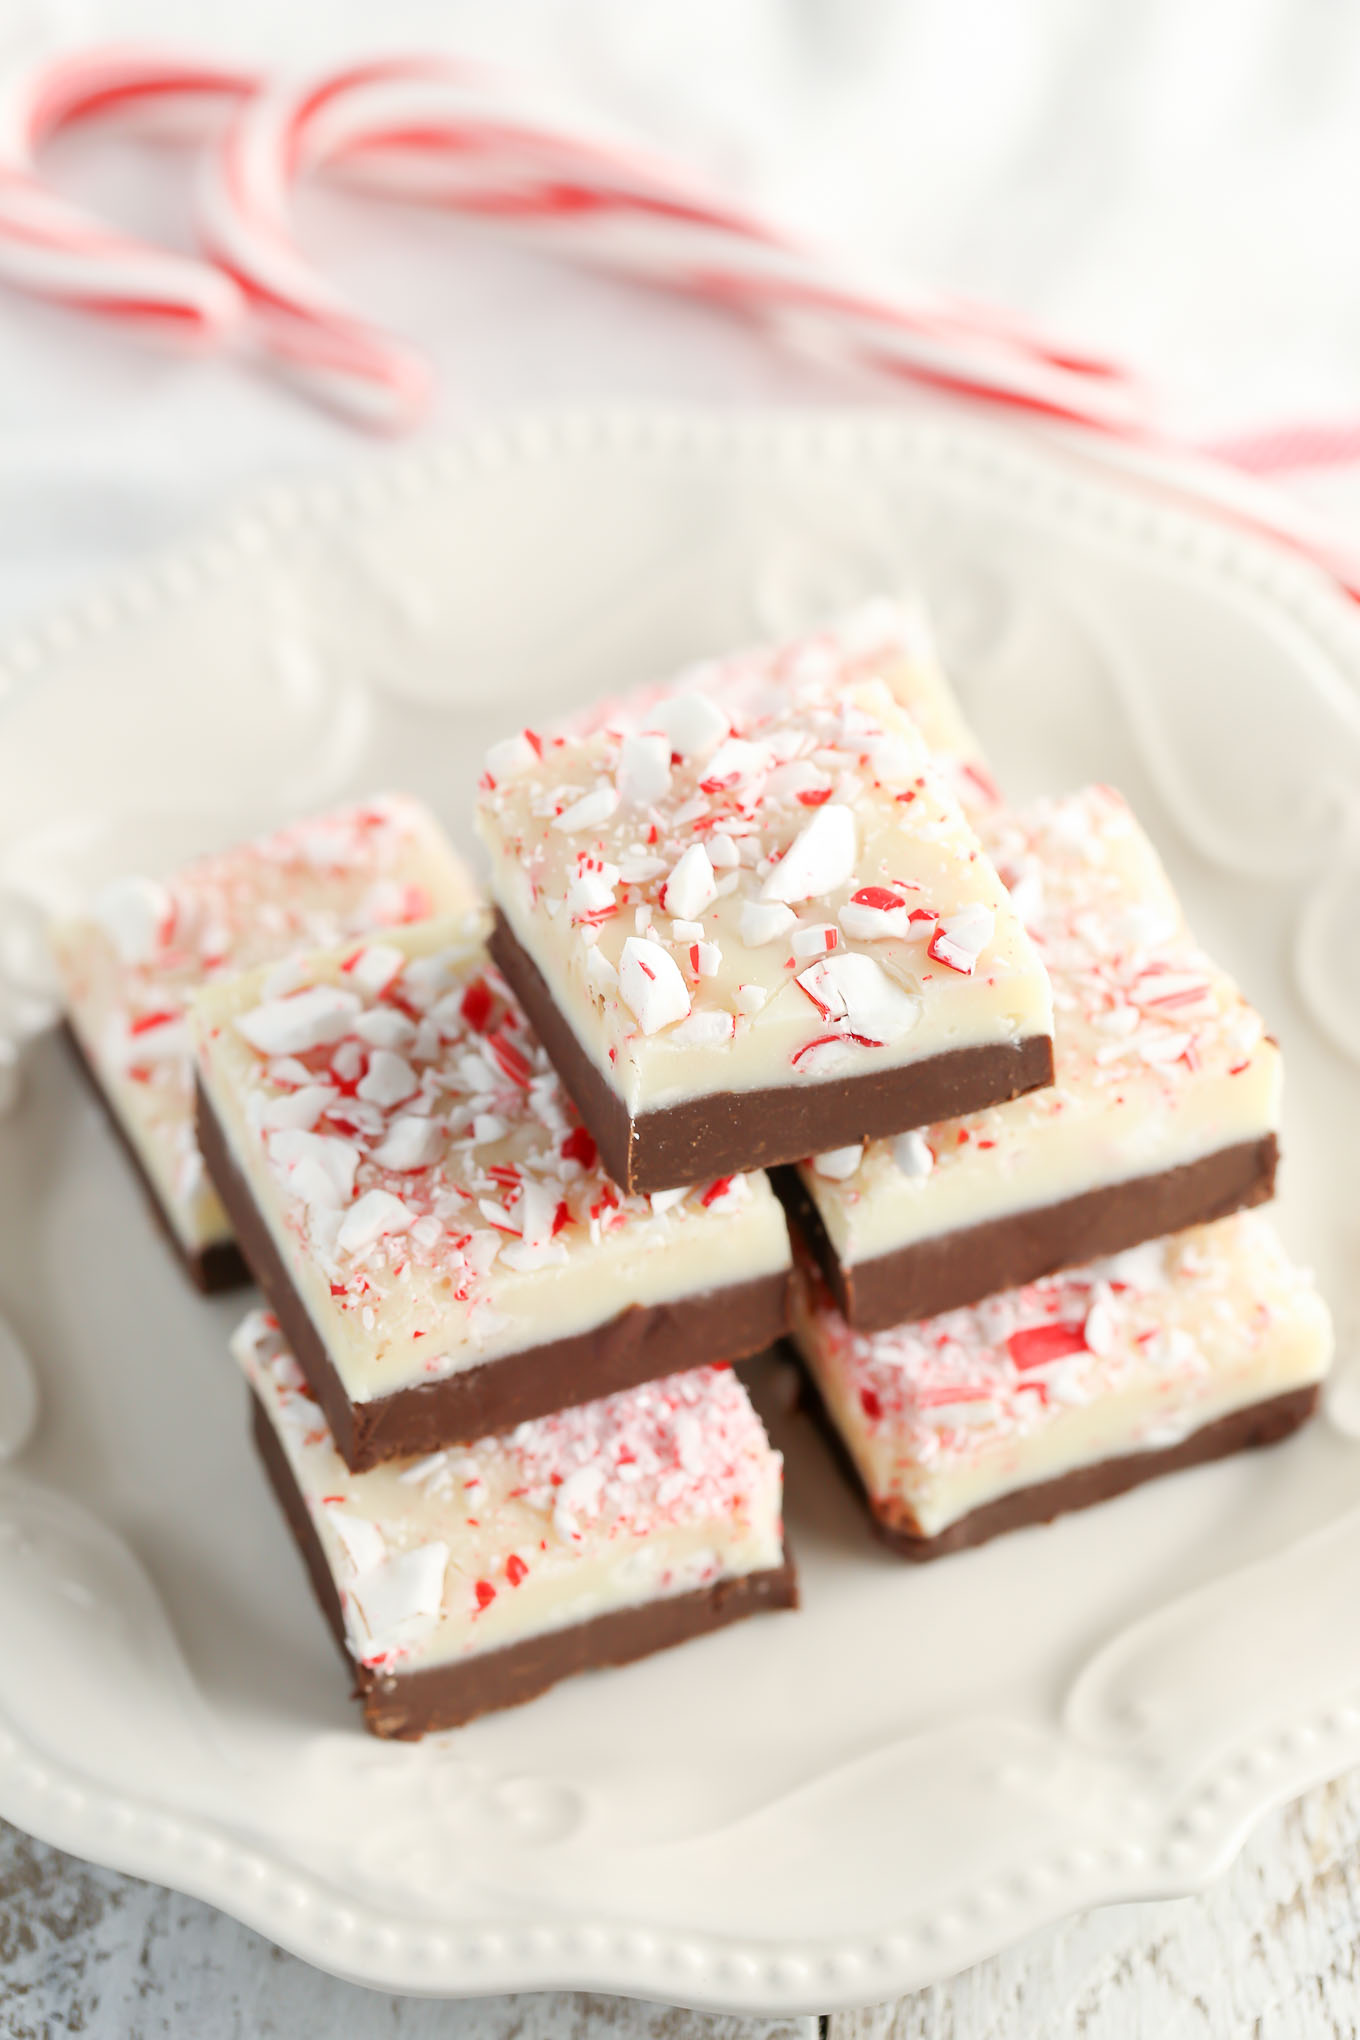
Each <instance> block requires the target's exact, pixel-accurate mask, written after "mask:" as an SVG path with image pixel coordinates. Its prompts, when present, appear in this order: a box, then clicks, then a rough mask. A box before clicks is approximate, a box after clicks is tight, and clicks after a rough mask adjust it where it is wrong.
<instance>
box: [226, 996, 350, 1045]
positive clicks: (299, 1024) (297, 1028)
mask: <svg viewBox="0 0 1360 2040" xmlns="http://www.w3.org/2000/svg"><path fill="white" fill-rule="evenodd" d="M361 1010H362V1007H361V1002H360V999H359V996H358V994H357V993H355V992H348V991H342V990H341V989H340V988H339V986H337V985H313V986H311V988H310V989H309V990H307V991H305V992H290V993H289V994H288V996H287V997H286V998H283V999H266V1000H265V1001H264V1003H263V1005H260V1006H254V1007H252V1009H251V1010H250V1012H248V1013H243V1014H242V1015H241V1017H240V1019H239V1020H238V1021H237V1022H236V1025H237V1027H238V1028H239V1030H240V1031H241V1033H242V1034H244V1036H245V1038H246V1040H247V1041H248V1042H249V1043H250V1045H251V1047H252V1048H258V1049H259V1050H260V1052H261V1054H262V1055H305V1054H306V1052H307V1050H308V1049H309V1048H321V1047H323V1046H324V1045H325V1044H326V1043H328V1042H332V1041H339V1040H340V1038H341V1037H342V1035H344V1034H347V1033H348V1032H349V1030H350V1028H351V1026H352V1025H353V1023H354V1021H355V1020H356V1019H357V1018H358V1016H359V1013H360V1011H361Z"/></svg>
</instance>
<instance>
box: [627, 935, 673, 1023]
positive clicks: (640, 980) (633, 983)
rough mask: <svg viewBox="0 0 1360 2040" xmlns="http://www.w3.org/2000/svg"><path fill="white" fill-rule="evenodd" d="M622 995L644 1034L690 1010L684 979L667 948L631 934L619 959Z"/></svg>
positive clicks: (671, 1021)
mask: <svg viewBox="0 0 1360 2040" xmlns="http://www.w3.org/2000/svg"><path fill="white" fill-rule="evenodd" d="M619 997H620V998H621V999H622V1000H623V1002H624V1004H625V1005H626V1006H627V1008H628V1010H629V1012H630V1013H631V1014H632V1015H633V1017H634V1019H635V1020H636V1021H637V1023H638V1026H639V1027H640V1028H641V1029H642V1031H643V1033H644V1034H656V1033H658V1032H659V1031H660V1029H661V1028H663V1027H669V1026H671V1025H672V1024H673V1023H674V1022H675V1021H677V1020H683V1019H684V1017H685V1015H686V1014H687V1013H688V1012H689V1010H690V996H689V992H688V991H687V990H686V987H685V980H684V978H683V977H682V976H681V974H680V969H679V966H678V964H677V963H676V961H675V959H674V957H673V956H672V955H671V953H670V951H669V950H668V949H663V948H662V946H661V944H660V943H659V942H653V941H650V940H648V939H647V937H645V936H639V935H630V936H629V938H628V940H627V941H626V942H625V943H624V945H623V954H622V956H621V958H620V960H619Z"/></svg>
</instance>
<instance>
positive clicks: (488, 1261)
mask: <svg viewBox="0 0 1360 2040" xmlns="http://www.w3.org/2000/svg"><path fill="white" fill-rule="evenodd" d="M696 946H697V945H696ZM401 957H402V966H403V967H402V968H401V969H400V970H399V971H396V972H393V973H386V972H384V973H383V974H382V976H383V980H384V981H383V983H382V984H381V986H380V988H379V989H378V990H377V991H375V992H374V993H372V994H370V995H368V996H367V999H365V996H364V995H363V994H362V993H361V992H359V991H357V990H355V989H353V987H354V986H355V985H356V983H358V982H359V980H358V976H357V974H356V973H355V972H354V971H353V970H347V969H346V959H345V958H344V956H343V954H342V953H332V954H331V955H325V954H323V955H322V956H320V957H317V958H312V959H309V960H308V961H307V963H306V966H305V968H306V970H307V971H308V972H309V973H310V975H311V977H312V979H313V980H314V981H313V982H311V983H308V984H306V985H304V986H303V987H301V988H300V989H299V990H298V991H296V992H292V993H290V994H288V997H287V999H286V1000H285V1001H281V1002H278V1003H280V1004H285V1005H287V1006H289V1007H290V1008H292V1007H295V1006H297V1005H299V1004H303V1006H304V1010H305V1011H312V1010H313V1009H315V1010H316V1011H318V1012H320V1011H325V1012H327V1013H329V1012H331V1011H332V1010H334V1011H337V1012H341V1013H343V1015H344V1017H345V1021H346V1031H345V1032H344V1033H343V1034H342V1035H341V1036H340V1037H339V1038H331V1037H332V1035H333V1032H334V1030H333V1028H332V1027H331V1026H330V1025H327V1026H326V1027H324V1028H321V1029H319V1030H318V1029H317V1028H315V1027H313V1028H312V1029H310V1030H308V1031H307V1039H308V1040H310V1041H311V1042H312V1045H311V1046H309V1047H306V1048H302V1049H297V1050H295V1051H294V1052H291V1053H289V1054H287V1055H274V1054H271V1053H270V1052H269V1050H270V1048H272V1045H273V1044H274V1043H275V1042H276V1041H277V1040H278V1039H280V1038H283V1039H286V1040H287V1041H288V1042H289V1043H296V1042H298V1041H299V1040H300V1039H301V1038H302V1034H303V1030H301V1029H299V1028H297V1027H294V1026H291V1025H290V1026H289V1027H288V1028H286V1029H284V1030H282V1032H281V1033H280V1030H277V1029H275V1028H274V1027H272V1026H269V1025H267V1026H266V1027H265V1028H264V1030H263V1036H262V1037H261V1038H262V1039H263V1041H264V1042H265V1044H266V1046H265V1047H261V1046H260V1045H259V1041H258V1040H253V1039H252V1036H257V1037H259V1036H261V1030H260V1029H259V1028H258V1027H257V1026H254V1025H251V1026H245V1025H242V1026H239V1027H237V1028H236V1029H234V1030H233V1029H228V1028H224V1029H222V1030H221V1035H222V1039H223V1042H224V1043H229V1052H228V1049H227V1048H226V1047H224V1048H223V1049H222V1050H221V1051H218V1050H217V1049H216V1048H215V1046H214V1042H215V1039H216V1035H215V1032H214V1029H213V1028H212V1026H211V1024H210V1021H209V1018H208V1016H207V1014H206V1013H205V1015H204V1027H205V1033H204V1046H205V1059H206V1063H207V1070H208V1074H209V1078H210V1080H211V1081H214V1082H215V1083H216V1082H218V1081H220V1083H221V1084H222V1086H223V1087H224V1090H225V1091H228V1092H234V1093H236V1094H237V1096H238V1097H239V1098H240V1104H241V1107H242V1110H241V1117H242V1118H243V1119H244V1122H245V1126H246V1128H247V1130H248V1131H249V1132H250V1133H251V1134H252V1135H253V1136H254V1137H255V1138H257V1139H258V1140H259V1141H260V1142H261V1144H262V1146H263V1149H264V1154H265V1157H266V1159H267V1164H268V1168H269V1171H270V1173H271V1175H272V1176H273V1178H274V1181H275V1182H276V1184H277V1185H278V1189H279V1192H280V1194H281V1198H282V1211H281V1218H282V1221H283V1223H284V1225H285V1226H286V1227H287V1229H288V1230H289V1232H290V1233H292V1234H293V1235H295V1236H296V1238H297V1239H298V1241H299V1243H300V1246H301V1249H302V1251H303V1252H304V1253H305V1254H306V1256H307V1257H308V1259H309V1260H310V1261H311V1263H312V1264H313V1265H315V1267H316V1268H317V1270H318V1272H319V1273H320V1274H321V1275H322V1276H323V1277H324V1279H325V1281H326V1283H327V1285H328V1286H329V1291H330V1296H331V1300H332V1303H333V1305H334V1307H335V1308H336V1309H337V1310H338V1311H340V1312H342V1313H344V1314H345V1315H346V1316H349V1317H352V1318H353V1319H354V1320H355V1321H356V1325H357V1327H358V1328H359V1329H361V1330H362V1331H363V1332H364V1333H367V1334H369V1335H370V1346H369V1348H368V1350H371V1351H372V1352H373V1354H374V1355H375V1356H377V1357H378V1358H381V1357H382V1356H385V1355H386V1354H388V1353H391V1352H393V1351H394V1349H395V1350H396V1351H397V1352H398V1354H399V1356H400V1357H401V1359H402V1364H403V1365H404V1366H405V1367H406V1368H407V1369H408V1370H410V1369H413V1368H414V1369H416V1370H419V1372H420V1373H425V1372H429V1371H430V1370H433V1369H440V1368H441V1367H447V1365H448V1364H450V1359H451V1356H452V1357H454V1358H456V1356H457V1354H458V1351H459V1349H460V1347H462V1348H471V1349H472V1350H473V1351H474V1352H475V1350H476V1349H478V1348H479V1347H480V1346H481V1345H483V1344H484V1343H485V1342H486V1341H487V1340H489V1339H491V1338H493V1337H497V1338H500V1339H501V1343H502V1345H503V1344H504V1328H505V1327H506V1325H507V1324H508V1319H507V1317H506V1315H505V1313H506V1312H507V1311H510V1310H513V1309H514V1307H515V1306H514V1304H513V1303H512V1302H511V1301H510V1300H509V1297H508V1296H507V1294H506V1292H507V1285H511V1284H518V1283H520V1282H524V1281H528V1280H529V1279H530V1278H532V1277H535V1276H537V1275H539V1274H540V1273H543V1272H545V1271H549V1272H550V1271H551V1270H553V1269H556V1268H560V1267H562V1266H563V1265H564V1264H566V1263H567V1261H568V1260H569V1259H570V1258H571V1257H572V1255H573V1254H574V1253H576V1252H580V1251H584V1250H586V1249H590V1248H594V1247H595V1246H598V1245H599V1244H600V1242H601V1241H603V1240H604V1239H605V1238H607V1237H610V1236H614V1235H623V1234H626V1233H627V1232H629V1231H630V1230H634V1229H636V1228H638V1227H641V1228H643V1231H642V1233H641V1235H640V1236H639V1238H638V1240H637V1243H636V1244H637V1249H638V1251H645V1250H647V1249H649V1248H654V1247H660V1246H664V1244H665V1243H666V1240H667V1238H668V1237H669V1236H670V1234H671V1233H672V1231H673V1229H674V1228H676V1227H678V1226H684V1225H691V1224H693V1223H695V1222H697V1221H698V1220H699V1219H700V1217H701V1215H702V1214H703V1213H704V1212H705V1211H707V1210H709V1209H711V1208H712V1207H713V1205H714V1203H715V1202H716V1201H726V1202H728V1203H729V1206H730V1204H731V1201H732V1200H733V1199H736V1198H749V1197H750V1195H751V1189H750V1184H749V1183H748V1181H747V1179H746V1178H745V1177H738V1178H735V1179H733V1180H732V1182H731V1183H726V1182H724V1185H723V1189H722V1198H721V1200H719V1199H717V1198H716V1197H715V1189H714V1186H713V1185H711V1184H708V1183H700V1184H698V1185H696V1186H695V1187H694V1189H693V1190H692V1191H686V1190H679V1191H676V1192H675V1193H674V1194H673V1196H670V1197H668V1198H665V1199H659V1200H651V1199H648V1198H646V1197H627V1196H625V1195H624V1194H623V1192H622V1191H621V1190H620V1189H619V1188H618V1186H617V1185H616V1184H615V1183H613V1182H612V1181H611V1180H610V1179H609V1177H608V1176H606V1175H605V1173H604V1171H603V1169H602V1168H601V1167H600V1164H599V1159H598V1156H597V1153H596V1148H595V1143H594V1141H593V1140H592V1139H591V1137H590V1135H589V1133H588V1132H587V1131H586V1129H585V1128H584V1127H583V1126H582V1125H581V1123H580V1121H579V1119H578V1118H577V1116H576V1113H575V1110H574V1108H573V1107H572V1105H571V1103H570V1100H569V1099H568V1097H567V1095H566V1093H565V1092H564V1091H563V1089H562V1087H561V1084H560V1082H559V1081H558V1078H557V1075H556V1073H555V1071H554V1070H553V1068H552V1065H551V1064H550V1063H549V1061H548V1058H547V1056H546V1054H545V1053H544V1051H543V1049H542V1047H541V1046H540V1045H539V1043H538V1041H537V1040H536V1039H535V1037H534V1036H533V1034H532V1033H531V1032H530V1030H529V1027H528V1025H527V1023H526V1021H525V1019H524V1016H523V1014H522V1012H521V1011H520V1009H519V1007H518V1005H517V1004H516V1003H515V1001H514V999H513V997H512V996H511V994H510V992H509V990H508V988H507V986H506V985H505V983H504V981H503V980H502V979H501V977H500V975H499V973H498V972H497V971H496V970H495V969H494V967H493V966H492V965H491V964H490V962H489V960H488V959H487V957H486V955H485V953H484V951H482V950H481V949H480V948H479V947H477V946H475V945H474V944H472V943H471V942H469V941H468V940H467V938H466V937H464V938H463V942H462V945H461V946H459V945H458V944H455V945H454V946H451V947H450V946H448V945H447V937H446V931H445V930H443V929H439V928H435V929H431V930H430V931H429V932H428V933H427V934H424V935H422V936H419V937H414V938H409V940H408V943H407V944H406V945H405V946H404V947H403V948H402V950H401ZM649 970H650V971H653V972H654V975H653V976H651V977H649V976H648V975H647V972H648V971H649ZM624 975H625V978H626V979H627V982H628V989H629V990H630V992H632V993H634V994H635V995H636V996H637V998H638V1000H639V1004H640V1005H642V1006H643V1009H644V1015H645V1016H647V1017H650V1009H649V1007H648V1005H647V1002H648V1001H649V1000H650V1001H653V1002H658V1001H664V1000H666V999H667V998H669V997H673V995H674V993H675V991H676V987H677V985H678V998H675V999H674V1003H673V1007H672V1008H670V1009H667V1011H668V1015H669V1014H671V1013H673V1012H674V1011H675V1010H676V1009H678V1011H679V1013H680V1015H681V1016H682V1017H681V1022H680V1024H679V1025H676V1024H675V1022H674V1019H673V1018H670V1017H668V1019H667V1022H666V1024H669V1025H670V1026H671V1028H672V1033H671V1038H672V1039H674V1040H676V1041H677V1042H678V1043H679V1044H680V1045H682V1046H683V1045H684V1041H685V1037H684V1034H683V1031H682V1030H683V1027H684V1026H685V1025H687V1024H689V1023H690V1022H691V1021H693V1022H697V1023H698V1024H699V1029H700V1030H701V1031H700V1032H698V1033H697V1035H696V1038H698V1039H700V1040H703V1041H707V1040H708V1039H709V1038H710V1035H709V1030H710V1029H712V1028H713V1027H715V1026H717V1027H723V1028H725V1029H726V1030H728V1032H729V1033H730V1030H731V1027H732V1025H733V1021H732V1017H731V1016H730V1015H728V1014H719V1013H711V1012H710V1013H704V1014H695V1015H691V1014H690V1012H689V998H688V993H687V992H686V990H685V987H684V983H683V980H682V979H681V977H680V972H679V969H678V966H677V965H676V963H675V962H674V960H673V958H672V956H671V954H670V952H669V951H668V950H666V949H664V948H662V947H661V946H660V945H658V944H655V943H652V942H650V941H648V940H646V939H644V938H638V937H632V938H630V939H629V942H628V944H627V946H626V953H625V965H624ZM332 980H335V981H338V982H332ZM375 981H376V980H375ZM337 992H338V994H339V997H340V1000H341V1004H340V1006H339V1007H335V1008H332V1006H331V1005H330V1003H329V1001H330V999H331V997H332V995H334V994H336V993H337ZM219 996H220V997H221V998H222V1000H223V1001H224V1003H226V1005H227V1008H228V1010H230V1002H231V1000H232V998H233V996H235V997H236V998H238V999H239V1000H241V1001H242V1002H244V1001H247V1000H248V998H249V990H248V988H245V989H242V990H241V991H240V992H234V989H233V988H225V987H224V988H223V991H222V993H221V994H220V995H219ZM260 1010H261V1009H260V1007H258V1006H255V1007H248V1009H247V1012H246V1014H244V1015H243V1016H242V1018H243V1020H247V1019H250V1018H251V1017H252V1016H253V1015H256V1014H258V1013H259V1011H260ZM383 1015H390V1016H392V1017H394V1018H400V1019H401V1021H402V1023H403V1027H404V1029H405V1030H406V1033H405V1038H404V1046H403V1048H401V1049H400V1050H398V1049H390V1048H386V1047H384V1046H381V1045H375V1037H377V1038H378V1039H379V1041H380V1039H381V1037H382V1036H383V1034H384V1032H385V1030H384V1029H382V1028H380V1027H377V1026H375V1025H374V1024H373V1023H374V1022H375V1021H376V1020H378V1019H379V1018H380V1017H381V1016H383ZM318 1031H319V1033H320V1035H321V1036H322V1037H323V1038H320V1039H318V1038H316V1036H317V1033H318ZM233 1037H234V1038H233ZM247 1045H248V1046H247ZM224 1102H226V1101H225V1100H224ZM757 1216H758V1215H757ZM714 1222H715V1223H717V1219H716V1216H715V1220H714ZM759 1223H761V1224H763V1223H764V1220H763V1219H759ZM512 1293H513V1292H512ZM503 1297H505V1298H506V1300H505V1301H502V1298H503ZM523 1307H524V1308H525V1309H526V1310H529V1309H531V1308H533V1307H535V1306H531V1305H530V1304H529V1303H528V1301H527V1299H526V1301H525V1303H524V1306H523ZM421 1342H425V1343H423V1344H422V1343H421Z"/></svg>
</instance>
